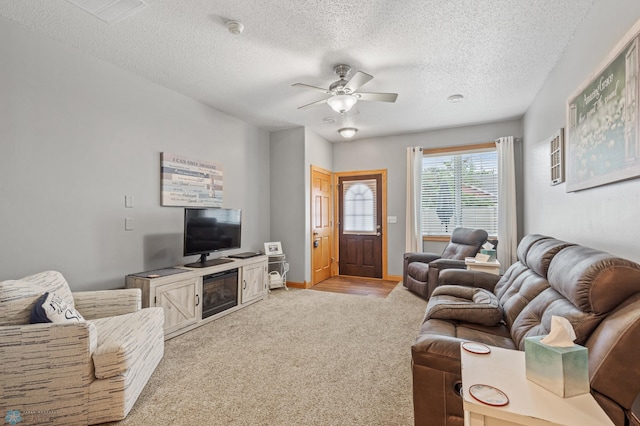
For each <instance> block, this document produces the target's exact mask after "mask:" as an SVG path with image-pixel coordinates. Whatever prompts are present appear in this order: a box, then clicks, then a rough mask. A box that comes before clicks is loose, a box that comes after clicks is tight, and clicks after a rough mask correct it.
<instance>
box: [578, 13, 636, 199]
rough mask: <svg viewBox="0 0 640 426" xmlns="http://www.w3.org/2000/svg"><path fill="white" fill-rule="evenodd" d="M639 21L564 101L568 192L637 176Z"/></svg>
mask: <svg viewBox="0 0 640 426" xmlns="http://www.w3.org/2000/svg"><path fill="white" fill-rule="evenodd" d="M639 39H640V21H638V22H636V24H635V25H634V26H633V27H632V29H631V30H630V31H629V32H627V34H626V35H625V37H624V38H623V39H622V40H620V42H619V43H618V44H617V45H616V47H615V48H614V49H613V50H612V51H611V53H610V54H609V55H608V56H607V57H606V58H605V60H604V61H603V62H602V64H601V66H599V67H598V69H596V70H595V72H594V73H593V74H592V75H591V76H590V77H589V78H588V79H587V80H586V81H585V82H584V83H583V84H582V85H580V87H578V89H577V90H576V91H575V92H574V93H573V94H572V95H571V96H570V97H569V99H568V101H567V134H566V154H567V156H566V160H567V164H566V166H567V167H566V180H567V192H572V191H579V190H582V189H587V188H592V187H595V186H600V185H606V184H609V183H612V182H618V181H621V180H626V179H631V178H636V177H638V176H640V134H639V132H638V128H639V115H638V95H639V92H638V89H639V84H638V47H639V46H638V43H639Z"/></svg>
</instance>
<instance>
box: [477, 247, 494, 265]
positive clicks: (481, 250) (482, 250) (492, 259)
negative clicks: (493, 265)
mask: <svg viewBox="0 0 640 426" xmlns="http://www.w3.org/2000/svg"><path fill="white" fill-rule="evenodd" d="M480 253H481V254H487V255H489V260H487V262H493V261H495V260H496V251H495V250H494V249H491V250H487V249H480Z"/></svg>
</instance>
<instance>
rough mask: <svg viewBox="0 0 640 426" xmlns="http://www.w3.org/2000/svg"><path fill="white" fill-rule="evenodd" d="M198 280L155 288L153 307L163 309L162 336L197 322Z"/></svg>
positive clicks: (198, 302) (193, 279)
mask: <svg viewBox="0 0 640 426" xmlns="http://www.w3.org/2000/svg"><path fill="white" fill-rule="evenodd" d="M198 281H199V278H192V279H189V280H184V281H178V282H175V283H171V284H165V285H161V286H158V287H156V294H155V306H160V307H162V308H163V309H164V334H165V335H166V334H169V333H171V332H173V331H175V330H178V329H180V328H182V327H185V326H187V325H190V324H194V323H196V322H198V320H199V315H198V305H199V304H200V296H199V295H198Z"/></svg>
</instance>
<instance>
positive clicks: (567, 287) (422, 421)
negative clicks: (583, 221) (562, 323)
mask: <svg viewBox="0 0 640 426" xmlns="http://www.w3.org/2000/svg"><path fill="white" fill-rule="evenodd" d="M517 254H518V262H516V263H515V264H513V265H512V266H511V267H510V268H509V269H508V270H507V271H506V272H505V274H504V275H503V276H502V277H498V276H495V275H491V274H488V273H484V272H476V271H466V270H457V269H448V270H445V271H442V272H441V273H440V279H439V283H440V284H441V285H451V284H456V285H468V286H474V287H481V288H485V289H488V290H490V291H492V292H493V293H494V294H495V295H496V296H497V298H498V300H499V304H500V306H501V308H502V310H503V320H502V321H501V322H500V323H499V324H498V325H495V326H490V327H489V326H485V325H480V324H474V323H471V322H462V321H457V320H453V319H446V320H445V319H433V318H431V319H426V320H425V321H424V323H423V325H422V327H421V329H420V333H419V336H418V338H417V339H416V342H415V343H414V345H413V346H412V348H411V349H412V369H413V403H414V412H415V424H416V425H430V426H439V425H447V426H451V425H463V423H464V422H463V409H462V399H461V397H460V394H459V389H460V383H461V375H460V342H464V341H476V342H481V343H485V344H488V345H492V346H498V347H502V348H508V349H514V350H524V339H525V337H529V336H539V335H544V334H548V332H549V329H550V323H551V316H552V315H559V316H563V317H565V318H567V319H568V320H569V321H570V322H571V324H572V325H573V327H574V329H575V332H576V336H577V339H576V343H578V344H580V345H584V346H586V347H587V348H588V354H589V355H588V356H589V378H590V383H591V394H592V395H593V396H594V398H595V400H596V401H597V402H598V403H599V404H600V406H601V407H602V408H603V410H604V411H605V412H606V413H607V415H608V416H609V417H610V418H611V419H612V421H613V422H614V423H615V424H616V425H628V424H633V425H636V424H637V422H636V421H635V417H634V415H633V413H632V412H631V408H632V405H633V403H634V400H635V399H636V397H637V396H638V394H639V393H640V265H638V264H636V263H634V262H631V261H628V260H625V259H622V258H619V257H616V256H613V255H611V254H608V253H605V252H602V251H599V250H594V249H591V248H587V247H584V246H579V245H575V244H571V243H567V242H564V241H560V240H556V239H554V238H550V237H546V236H542V235H528V236H526V237H525V238H523V239H522V241H521V242H520V244H519V246H518V251H517Z"/></svg>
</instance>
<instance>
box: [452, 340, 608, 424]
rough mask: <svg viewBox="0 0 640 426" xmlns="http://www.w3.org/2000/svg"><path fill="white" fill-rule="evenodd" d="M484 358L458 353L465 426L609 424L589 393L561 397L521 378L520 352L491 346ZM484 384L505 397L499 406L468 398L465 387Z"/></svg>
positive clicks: (522, 358) (521, 354)
mask: <svg viewBox="0 0 640 426" xmlns="http://www.w3.org/2000/svg"><path fill="white" fill-rule="evenodd" d="M490 348H491V353H490V354H486V355H480V354H473V353H469V352H467V351H466V350H464V349H463V348H462V347H461V348H460V351H461V362H462V388H463V406H464V424H465V426H485V425H613V422H612V421H611V419H609V417H608V416H607V415H606V414H605V413H604V411H603V410H602V408H600V406H599V405H598V403H597V402H596V401H595V399H593V397H592V396H591V394H590V393H587V394H584V395H578V396H574V397H571V398H561V397H559V396H557V395H555V394H554V393H551V392H550V391H548V390H546V389H544V388H543V387H541V386H539V385H537V384H535V383H533V382H530V381H529V380H527V379H526V377H525V363H524V352H522V351H514V350H509V349H502V348H496V347H493V346H491V347H490ZM474 384H484V385H489V386H493V387H495V388H498V389H500V390H501V391H502V392H504V393H505V394H506V395H507V396H508V397H509V403H508V404H507V405H505V406H502V407H494V406H491V405H486V404H484V403H482V402H480V401H478V400H476V399H475V398H473V397H472V396H471V394H470V393H469V387H470V386H472V385H474Z"/></svg>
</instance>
